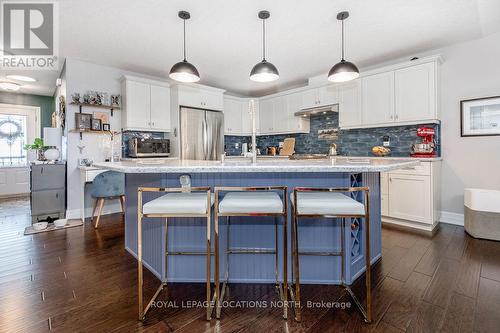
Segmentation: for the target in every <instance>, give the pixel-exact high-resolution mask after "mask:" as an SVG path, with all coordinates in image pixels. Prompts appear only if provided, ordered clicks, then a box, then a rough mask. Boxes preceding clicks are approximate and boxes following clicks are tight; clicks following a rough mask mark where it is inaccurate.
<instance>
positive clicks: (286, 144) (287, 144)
mask: <svg viewBox="0 0 500 333" xmlns="http://www.w3.org/2000/svg"><path fill="white" fill-rule="evenodd" d="M294 151H295V139H294V138H286V139H285V141H283V148H282V149H281V150H280V155H282V156H290V155H293V153H294Z"/></svg>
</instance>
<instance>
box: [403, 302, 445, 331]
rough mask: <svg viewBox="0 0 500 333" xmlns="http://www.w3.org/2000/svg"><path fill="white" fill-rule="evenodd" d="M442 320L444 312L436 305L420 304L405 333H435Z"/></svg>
mask: <svg viewBox="0 0 500 333" xmlns="http://www.w3.org/2000/svg"><path fill="white" fill-rule="evenodd" d="M443 318H444V310H443V309H442V308H440V307H438V306H436V305H433V304H430V303H427V302H420V303H419V304H418V306H417V314H416V316H415V318H413V319H412V321H411V323H410V325H409V326H408V329H407V330H406V332H408V333H431V332H437V331H438V329H439V327H440V325H441V323H442V321H443Z"/></svg>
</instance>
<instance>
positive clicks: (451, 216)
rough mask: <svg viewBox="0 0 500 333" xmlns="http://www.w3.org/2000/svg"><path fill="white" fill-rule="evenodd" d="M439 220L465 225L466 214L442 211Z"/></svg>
mask: <svg viewBox="0 0 500 333" xmlns="http://www.w3.org/2000/svg"><path fill="white" fill-rule="evenodd" d="M439 222H442V223H448V224H453V225H459V226H462V227H463V226H464V214H457V213H452V212H445V211H441V217H440V219H439Z"/></svg>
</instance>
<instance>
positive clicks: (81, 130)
mask: <svg viewBox="0 0 500 333" xmlns="http://www.w3.org/2000/svg"><path fill="white" fill-rule="evenodd" d="M69 133H80V140H81V139H82V138H83V133H90V134H111V131H94V130H89V129H72V130H69Z"/></svg>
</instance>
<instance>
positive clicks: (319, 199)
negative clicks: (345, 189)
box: [291, 192, 365, 215]
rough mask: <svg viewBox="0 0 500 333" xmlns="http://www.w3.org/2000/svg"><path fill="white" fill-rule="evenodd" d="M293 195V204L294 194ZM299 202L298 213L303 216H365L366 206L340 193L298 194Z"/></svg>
mask: <svg viewBox="0 0 500 333" xmlns="http://www.w3.org/2000/svg"><path fill="white" fill-rule="evenodd" d="M291 195H292V202H293V193H292V194H291ZM297 201H298V206H297V211H298V213H299V214H303V215H364V214H365V206H364V205H363V204H362V203H361V202H358V201H356V200H354V199H352V198H350V197H348V196H347V195H345V194H342V193H338V192H297ZM294 204H295V203H294Z"/></svg>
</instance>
